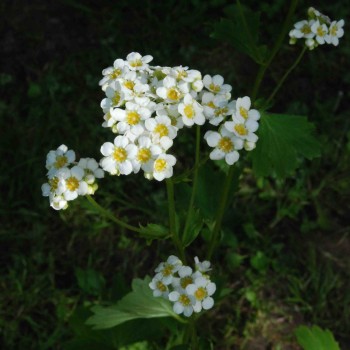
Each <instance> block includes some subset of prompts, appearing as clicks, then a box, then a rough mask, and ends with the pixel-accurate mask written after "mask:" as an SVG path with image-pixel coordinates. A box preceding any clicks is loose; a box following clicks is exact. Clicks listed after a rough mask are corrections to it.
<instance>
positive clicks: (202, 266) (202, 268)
mask: <svg viewBox="0 0 350 350" xmlns="http://www.w3.org/2000/svg"><path fill="white" fill-rule="evenodd" d="M194 262H195V265H196V270H197V271H199V272H201V273H205V272H208V271H210V270H211V268H210V262H209V261H207V260H204V261H202V262H200V261H199V259H198V257H197V256H196V257H195V258H194Z"/></svg>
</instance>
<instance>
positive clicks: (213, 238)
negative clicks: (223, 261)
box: [207, 166, 235, 260]
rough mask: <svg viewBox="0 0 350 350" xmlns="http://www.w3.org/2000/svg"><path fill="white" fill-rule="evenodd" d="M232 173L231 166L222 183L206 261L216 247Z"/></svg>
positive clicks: (232, 167) (233, 169)
mask: <svg viewBox="0 0 350 350" xmlns="http://www.w3.org/2000/svg"><path fill="white" fill-rule="evenodd" d="M234 172H235V167H234V166H231V167H230V170H229V172H228V174H227V176H226V179H225V182H224V187H223V189H222V194H221V201H220V204H219V207H218V211H217V214H216V220H215V226H214V229H213V232H212V235H211V240H210V244H209V249H208V254H207V258H208V260H210V259H211V257H212V255H213V253H214V251H215V249H216V246H217V244H218V239H219V234H220V230H221V224H222V219H223V217H224V214H225V209H226V205H227V200H228V195H229V193H230V188H231V184H232V179H233V174H234Z"/></svg>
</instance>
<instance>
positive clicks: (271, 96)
mask: <svg viewBox="0 0 350 350" xmlns="http://www.w3.org/2000/svg"><path fill="white" fill-rule="evenodd" d="M306 50H307V47H306V46H304V48H303V50H302V51H301V52H300V54H299V56H298V57H297V59H296V60H295V62H294V63H293V64H292V65H291V66H290V67H289V69H288V70H287V71H286V72H285V73H284V75H283V77H282V78H281V80H280V81H279V82H278V84H277V86H276V87H275V89H274V90H273V91H272V93H271V95H270V96H269V98H268V99H267V100H266V102H265V106H268V105H269V103H270V102H271V101H272V100H273V98H274V97H275V95H276V94H277V92H278V91H279V89H280V88H281V87H282V85H283V83H284V81H285V80H286V79H287V77H288V76H289V74H290V73H292V71H293V70H294V69H295V67H296V66H297V65H298V64H299V62H300V61H301V59H302V58H303V56H304V54H305V52H306Z"/></svg>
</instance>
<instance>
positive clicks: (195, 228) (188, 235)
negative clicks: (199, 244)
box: [182, 209, 204, 247]
mask: <svg viewBox="0 0 350 350" xmlns="http://www.w3.org/2000/svg"><path fill="white" fill-rule="evenodd" d="M189 220H190V221H189V225H188V229H187V230H186V232H184V233H183V236H182V244H183V245H184V246H185V247H187V246H189V245H190V244H191V243H192V242H193V241H194V240H195V239H196V238H197V236H198V235H199V232H200V231H201V229H202V227H203V224H204V221H203V218H202V215H201V214H200V211H199V210H198V209H197V210H195V209H194V210H192V211H191V216H190V218H189Z"/></svg>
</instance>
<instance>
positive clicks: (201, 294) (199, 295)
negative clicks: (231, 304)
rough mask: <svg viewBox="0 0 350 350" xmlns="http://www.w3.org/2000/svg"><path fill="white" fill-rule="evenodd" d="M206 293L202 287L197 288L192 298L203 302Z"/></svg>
mask: <svg viewBox="0 0 350 350" xmlns="http://www.w3.org/2000/svg"><path fill="white" fill-rule="evenodd" d="M207 294H208V293H207V291H206V290H205V288H203V287H199V288H198V289H197V290H196V291H195V292H194V296H195V297H196V299H197V300H203V299H204V298H205V297H206V296H207Z"/></svg>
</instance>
